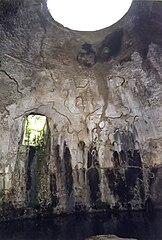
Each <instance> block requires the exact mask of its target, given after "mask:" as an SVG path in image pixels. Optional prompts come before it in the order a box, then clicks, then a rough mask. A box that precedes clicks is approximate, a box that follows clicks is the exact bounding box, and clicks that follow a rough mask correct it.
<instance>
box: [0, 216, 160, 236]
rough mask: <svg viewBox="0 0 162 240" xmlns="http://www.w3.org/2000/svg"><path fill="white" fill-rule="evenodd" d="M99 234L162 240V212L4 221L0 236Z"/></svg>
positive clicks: (0, 228) (0, 227)
mask: <svg viewBox="0 0 162 240" xmlns="http://www.w3.org/2000/svg"><path fill="white" fill-rule="evenodd" d="M98 234H115V235H118V236H120V237H132V238H133V237H134V238H137V239H138V240H162V212H157V213H155V214H154V216H152V217H148V216H147V215H145V214H144V213H142V212H135V213H132V214H128V213H120V214H111V215H110V214H90V215H70V216H62V217H49V218H45V219H35V220H26V221H19V222H16V221H15V222H8V223H1V224H0V240H1V239H2V240H83V239H85V238H86V237H89V236H92V235H98Z"/></svg>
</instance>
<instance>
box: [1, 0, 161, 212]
mask: <svg viewBox="0 0 162 240" xmlns="http://www.w3.org/2000/svg"><path fill="white" fill-rule="evenodd" d="M2 3H3V8H4V9H5V8H6V10H4V11H3V14H1V18H0V34H1V36H0V48H1V54H0V58H1V66H0V83H1V87H0V119H1V125H0V133H1V139H0V146H1V148H0V159H1V162H0V189H1V195H0V197H1V199H0V201H1V206H2V209H3V208H4V205H5V204H6V203H7V204H9V207H10V206H11V205H12V208H13V207H14V209H20V208H23V209H29V207H31V206H29V207H28V206H27V200H26V199H27V193H26V183H25V182H26V180H27V173H26V165H27V159H28V156H29V149H28V147H26V146H22V136H23V132H24V126H25V117H26V116H27V115H28V114H30V113H32V112H34V113H38V114H43V115H45V116H47V118H48V124H49V132H50V133H49V138H50V141H49V142H48V144H49V145H50V146H48V151H47V154H46V156H44V158H45V159H46V160H45V163H44V165H42V166H44V167H43V169H46V170H47V172H46V170H41V171H42V173H41V177H40V179H43V180H40V182H41V186H43V187H41V189H43V190H40V191H39V194H38V195H39V196H40V201H39V204H40V205H41V204H42V202H45V203H44V204H45V205H46V208H47V207H48V206H49V205H50V204H51V201H52V200H51V198H52V197H55V198H56V199H57V203H56V205H55V206H52V207H53V208H52V209H53V210H52V211H53V212H54V213H61V212H69V211H75V210H85V209H86V210H89V211H90V210H92V209H93V207H94V206H95V204H96V202H97V201H98V200H100V204H102V206H100V207H101V208H102V207H103V206H105V207H106V208H108V206H109V208H110V209H114V208H115V209H120V210H126V209H128V208H129V209H130V208H131V209H132V210H133V209H134V210H136V209H143V208H144V205H145V203H146V201H147V199H148V198H150V197H152V199H151V201H152V202H153V204H154V206H155V208H158V207H162V197H161V193H160V191H161V190H160V183H161V181H162V180H161V178H160V173H161V163H162V159H161V145H162V129H161V128H162V124H161V119H162V114H161V113H162V109H161V108H162V107H161V101H162V99H161V98H162V97H161V90H162V85H161V81H162V67H161V62H162V42H161V40H160V37H159V36H160V34H161V33H160V32H161V29H162V26H161V25H160V23H158V24H159V28H158V31H157V35H156V32H154V35H153V34H152V32H153V29H154V24H155V23H154V19H156V20H157V19H158V20H159V21H160V19H161V16H160V15H159V13H158V11H157V5H159V4H160V3H153V2H145V1H144V2H141V1H134V2H133V5H132V7H131V9H130V11H129V12H128V14H127V15H126V16H125V17H124V18H123V19H122V20H121V21H120V22H119V23H117V24H115V25H113V26H112V27H110V28H107V29H104V30H101V31H98V32H92V33H88V32H83V33H81V32H75V31H71V30H69V29H65V28H63V27H62V26H61V25H59V24H58V23H55V21H54V20H53V19H52V18H51V16H50V14H49V12H48V10H47V7H46V3H45V1H41V2H38V1H36V0H35V1H34V0H33V1H25V0H24V1H22V3H19V2H18V1H16V0H15V1H13V2H12V3H11V1H2ZM7 4H8V5H7ZM161 5H162V4H160V5H159V7H161V8H162V6H161ZM144 9H145V10H144ZM13 10H14V11H13ZM147 11H148V13H149V14H148V16H147ZM156 11H157V15H156V18H154V19H153V20H152V18H151V16H152V15H153V16H155V13H156ZM148 17H149V22H148ZM149 24H150V25H149ZM156 28H157V26H156ZM121 29H122V34H121V36H120V37H118V38H115V39H114V37H113V36H115V35H113V34H114V32H116V31H118V30H121ZM143 30H145V31H143ZM115 34H116V33H115ZM110 40H111V41H110ZM113 41H116V44H117V45H119V46H118V48H119V49H118V52H116V46H117V45H116V46H115V49H114V46H113V44H112V42H113ZM85 44H87V45H85ZM111 44H112V46H111ZM114 44H115V43H114ZM78 56H79V58H78ZM56 149H57V150H58V151H56ZM67 149H68V150H67ZM68 151H69V152H68ZM123 153H124V154H125V155H124V156H125V161H124V160H123V159H122V154H123ZM130 153H131V154H132V155H131V156H130ZM115 154H119V155H120V157H118V156H117V155H115ZM133 154H134V155H133ZM67 156H68V157H67ZM132 156H134V157H132ZM66 158H68V166H67V165H66V163H65V162H66ZM137 158H138V160H139V158H140V160H139V162H138V163H132V165H131V164H130V162H131V161H136V160H137ZM132 159H133V160H132ZM91 161H92V162H91ZM118 161H119V162H118ZM140 161H141V162H140ZM90 162H91V163H90ZM69 165H71V166H69ZM88 165H89V166H88ZM128 168H130V169H131V175H132V176H134V171H136V170H137V171H139V172H136V173H135V175H136V176H135V180H134V183H132V184H133V185H131V186H128V185H129V184H128V182H129V177H128V172H127V170H128ZM70 169H72V172H71V170H70ZM133 169H135V170H133ZM152 169H153V170H152ZM90 170H92V171H93V172H92V173H88V172H90ZM43 171H44V172H43ZM69 171H70V173H69ZM33 174H34V173H33ZM88 174H89V175H88ZM53 175H54V182H55V184H56V188H57V189H54V190H51V186H50V176H53ZM68 179H72V180H71V183H70V182H69V180H68ZM93 179H94V185H95V184H96V186H97V187H95V186H93ZM112 179H113V180H112ZM95 181H96V182H95ZM111 181H113V182H114V183H110V182H111ZM67 182H68V183H67ZM115 182H116V183H115ZM121 183H122V184H124V188H125V189H126V191H128V192H131V193H132V195H133V197H130V199H129V200H128V199H127V196H125V195H124V196H125V199H121V195H122V193H121V192H120V191H119V189H118V190H117V189H116V186H118V185H119V186H120V184H121ZM53 184H54V183H53ZM67 184H69V185H68V186H67ZM70 184H72V186H71V185H70ZM113 184H115V185H113ZM122 187H123V185H122ZM113 188H114V189H115V191H116V190H117V192H116V193H115V192H113V190H112V189H113ZM52 189H53V188H52ZM67 189H69V190H67ZM121 189H122V188H121ZM51 191H54V193H51ZM68 191H70V192H69V193H68ZM93 191H94V192H95V193H93ZM121 191H122V190H121ZM157 192H158V193H157ZM51 194H52V195H51ZM123 194H124V193H123ZM104 204H105V205H104ZM106 204H107V205H106ZM128 204H129V206H128ZM7 206H8V205H7ZM32 207H34V206H32ZM97 207H98V206H95V208H97ZM6 209H7V207H6ZM6 211H8V210H6ZM26 211H27V210H26ZM25 213H26V212H25V210H23V214H25ZM3 214H4V212H3V213H2V215H3ZM23 214H22V215H23ZM33 214H35V212H34V213H33Z"/></svg>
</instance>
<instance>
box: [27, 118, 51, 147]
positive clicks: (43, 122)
mask: <svg viewBox="0 0 162 240" xmlns="http://www.w3.org/2000/svg"><path fill="white" fill-rule="evenodd" d="M46 131H47V118H46V117H45V116H42V115H34V114H33V115H29V116H28V117H27V118H26V124H25V132H24V137H23V145H28V146H41V145H43V141H44V135H45V133H46Z"/></svg>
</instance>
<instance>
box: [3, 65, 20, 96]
mask: <svg viewBox="0 0 162 240" xmlns="http://www.w3.org/2000/svg"><path fill="white" fill-rule="evenodd" d="M0 72H2V73H4V74H5V75H6V76H7V77H8V78H9V79H11V80H12V81H13V82H14V83H15V84H16V87H17V92H18V93H19V94H20V95H21V97H22V96H23V93H22V92H21V91H20V90H19V83H18V81H17V80H16V79H15V78H13V77H11V76H10V75H9V74H8V73H7V72H6V71H5V70H3V69H0Z"/></svg>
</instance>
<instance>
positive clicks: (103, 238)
mask: <svg viewBox="0 0 162 240" xmlns="http://www.w3.org/2000/svg"><path fill="white" fill-rule="evenodd" d="M85 240H136V239H134V238H120V237H117V236H115V235H98V236H94V237H90V238H86V239H85Z"/></svg>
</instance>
